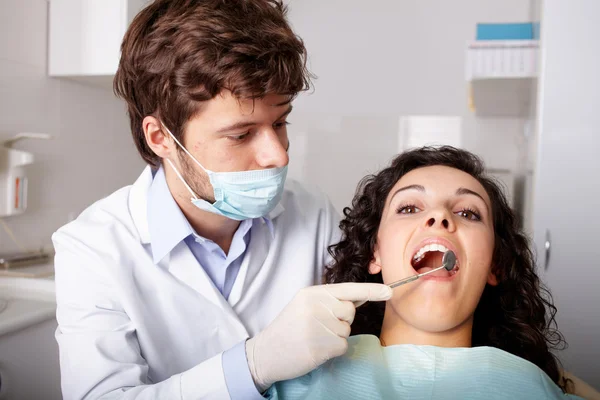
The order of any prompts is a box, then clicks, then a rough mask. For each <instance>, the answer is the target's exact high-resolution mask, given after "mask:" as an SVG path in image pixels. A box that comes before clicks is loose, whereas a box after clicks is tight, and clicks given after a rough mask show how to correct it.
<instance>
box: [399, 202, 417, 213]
mask: <svg viewBox="0 0 600 400" xmlns="http://www.w3.org/2000/svg"><path fill="white" fill-rule="evenodd" d="M420 211H421V210H420V209H419V207H417V206H415V205H414V204H406V205H400V206H399V207H398V208H397V209H396V214H416V213H418V212H420Z"/></svg>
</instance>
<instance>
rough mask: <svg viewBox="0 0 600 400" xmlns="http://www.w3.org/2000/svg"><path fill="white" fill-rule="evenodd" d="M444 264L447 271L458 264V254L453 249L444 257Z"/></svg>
mask: <svg viewBox="0 0 600 400" xmlns="http://www.w3.org/2000/svg"><path fill="white" fill-rule="evenodd" d="M442 265H443V266H444V268H446V271H452V269H453V268H454V266H455V265H456V254H454V252H453V251H452V250H448V251H447V252H445V253H444V256H443V257H442Z"/></svg>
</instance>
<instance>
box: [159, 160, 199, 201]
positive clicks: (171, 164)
mask: <svg viewBox="0 0 600 400" xmlns="http://www.w3.org/2000/svg"><path fill="white" fill-rule="evenodd" d="M165 160H167V162H168V163H169V165H170V166H171V168H173V171H175V174H176V175H177V177H178V178H179V180H180V181H181V182H183V184H184V185H185V187H186V188H187V190H188V191H189V192H190V193H191V194H192V200H198V196H196V193H194V191H193V190H192V188H191V187H189V185H188V184H187V182H186V181H185V179H183V176H181V174H180V173H179V171H177V168H175V165H173V162H172V161H171V160H169V159H168V158H166V159H165Z"/></svg>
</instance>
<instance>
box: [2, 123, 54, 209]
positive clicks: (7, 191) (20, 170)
mask: <svg viewBox="0 0 600 400" xmlns="http://www.w3.org/2000/svg"><path fill="white" fill-rule="evenodd" d="M51 138H52V137H51V136H50V135H48V134H45V133H18V134H17V135H15V137H13V138H12V139H9V140H7V141H5V142H4V143H3V144H2V145H1V146H0V218H2V217H8V216H12V215H19V214H22V213H23V212H25V210H26V209H27V184H28V182H27V172H26V170H25V168H24V167H25V166H26V165H29V164H32V163H33V160H34V157H33V154H32V153H30V152H27V151H23V150H17V149H13V148H12V145H13V144H14V143H16V142H18V141H20V140H23V139H51Z"/></svg>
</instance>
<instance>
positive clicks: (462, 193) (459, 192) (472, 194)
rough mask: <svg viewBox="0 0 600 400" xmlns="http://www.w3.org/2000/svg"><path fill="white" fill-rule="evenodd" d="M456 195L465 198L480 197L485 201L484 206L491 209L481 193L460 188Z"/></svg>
mask: <svg viewBox="0 0 600 400" xmlns="http://www.w3.org/2000/svg"><path fill="white" fill-rule="evenodd" d="M456 195H457V196H465V195H470V196H477V197H479V198H480V199H481V200H482V201H483V204H485V207H486V208H488V209H489V207H488V204H487V201H485V199H484V198H483V196H482V195H480V194H479V193H477V192H475V191H474V190H471V189H467V188H464V187H461V188H458V189H457V190H456Z"/></svg>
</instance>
